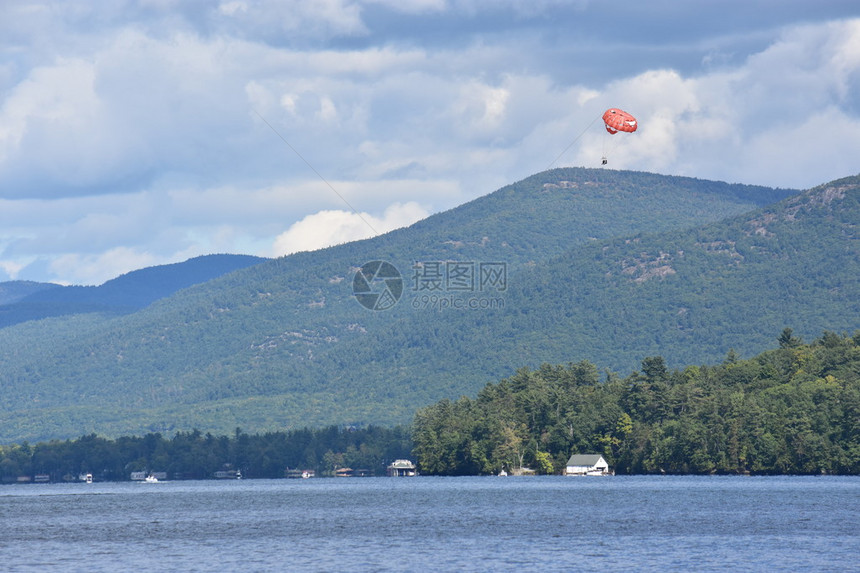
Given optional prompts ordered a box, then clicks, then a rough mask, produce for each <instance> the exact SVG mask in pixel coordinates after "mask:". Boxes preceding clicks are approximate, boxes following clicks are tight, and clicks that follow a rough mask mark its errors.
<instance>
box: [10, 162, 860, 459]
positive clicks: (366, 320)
mask: <svg viewBox="0 0 860 573" xmlns="http://www.w3.org/2000/svg"><path fill="white" fill-rule="evenodd" d="M833 189H838V190H837V191H833ZM786 196H790V198H789V199H787V200H786V201H783V202H782V203H779V204H777V205H775V206H774V207H773V209H766V210H762V211H752V214H750V215H742V216H738V214H739V213H747V212H750V210H751V209H754V208H755V207H756V206H757V205H761V204H763V203H765V202H767V201H768V200H772V199H777V198H780V197H786ZM793 197H796V198H793ZM825 199H826V200H825ZM792 200H794V201H795V202H794V203H792V202H791V201H792ZM733 215H734V216H735V217H736V218H732V216H733ZM724 217H728V219H726V222H725V223H713V226H710V227H709V226H702V225H703V223H707V222H708V221H716V220H718V219H721V218H724ZM857 217H858V209H857V184H856V181H854V180H853V179H852V180H843V181H841V182H836V183H834V184H831V185H828V186H823V187H822V188H820V189H817V190H812V191H810V192H808V193H806V194H802V195H794V196H793V195H792V194H791V192H789V191H785V190H772V189H770V190H769V189H763V188H756V187H747V186H740V185H728V184H725V183H715V182H708V181H700V180H695V179H689V178H679V177H664V176H659V175H653V174H643V173H631V172H612V171H601V170H589V169H559V170H553V171H549V172H546V173H542V174H538V175H535V176H533V177H530V178H528V179H526V180H524V181H522V182H520V183H517V184H515V185H511V186H509V187H505V188H503V189H500V190H499V191H497V192H495V193H493V194H491V195H489V196H487V197H483V198H481V199H478V200H476V201H473V202H472V203H469V204H467V205H464V206H463V207H460V208H458V209H455V210H452V211H449V212H446V213H441V214H439V215H436V216H433V217H430V218H428V219H427V220H425V221H422V222H419V223H417V224H416V225H413V226H412V227H409V228H406V229H401V230H398V231H394V232H392V233H389V234H386V235H383V236H380V237H377V238H375V239H371V240H367V241H359V242H355V243H349V244H345V245H341V246H338V247H333V248H330V249H324V250H321V251H317V252H313V253H298V254H296V255H292V256H289V257H284V258H280V259H276V260H272V261H268V262H264V263H262V264H258V265H254V266H252V267H249V268H247V269H243V270H240V271H237V272H235V273H231V274H230V275H227V276H225V277H222V278H219V279H216V280H213V281H210V282H208V283H205V284H202V285H198V286H196V287H192V288H189V289H186V290H183V291H181V292H179V293H177V294H176V295H174V296H171V297H168V298H165V299H162V300H160V301H157V302H155V303H153V304H152V305H150V306H149V307H147V308H146V309H143V310H141V311H138V312H135V313H133V314H130V315H127V316H123V317H119V318H105V317H102V316H98V315H92V314H90V315H78V316H75V317H67V318H55V319H49V320H45V321H38V322H29V323H26V324H20V325H17V326H15V327H11V328H6V329H2V330H0V361H2V364H3V370H2V373H0V377H2V383H3V387H4V393H3V395H2V396H0V408H2V411H3V413H4V423H3V424H2V427H0V443H7V442H12V441H20V440H21V439H30V440H36V439H45V438H53V437H74V436H77V435H81V434H82V433H88V432H97V433H99V434H105V435H109V436H113V435H122V434H142V433H145V432H147V431H167V432H172V431H175V430H190V429H191V428H195V427H197V428H200V429H202V430H203V431H212V432H215V433H225V432H230V431H231V430H232V429H233V428H235V427H237V426H241V427H243V428H247V429H248V430H249V431H252V432H256V431H264V430H275V429H283V428H296V427H305V426H321V425H327V424H342V423H347V424H358V425H364V424H367V423H377V424H397V423H403V422H406V421H408V420H409V419H410V418H411V416H412V413H413V412H414V411H415V409H416V408H418V407H421V406H424V405H427V404H431V403H433V402H435V401H437V400H439V399H441V398H445V397H450V398H456V397H457V396H460V395H462V394H470V393H473V392H475V391H477V389H479V388H480V387H481V386H483V385H484V384H485V383H486V382H487V381H488V380H497V379H499V378H501V377H504V376H509V375H511V374H512V373H513V372H515V371H516V369H517V368H519V367H521V366H531V367H535V366H537V365H539V364H541V363H542V362H559V361H564V360H569V359H572V360H581V359H592V360H595V362H597V363H600V364H604V365H606V366H607V367H609V368H612V369H614V370H617V371H621V372H629V371H630V370H632V369H634V368H636V366H637V364H638V361H639V360H641V356H647V355H654V354H657V353H659V354H661V355H663V356H664V357H665V359H666V361H667V364H669V365H670V366H673V367H674V366H676V365H679V364H683V363H704V362H707V361H709V360H712V359H713V358H714V357H715V356H716V357H721V356H723V355H724V354H725V352H726V351H727V349H728V348H730V347H732V346H734V347H737V348H744V349H748V351H750V352H756V351H759V350H762V349H764V348H766V347H767V344H768V342H769V340H771V339H772V333H773V332H775V331H779V329H781V328H783V327H784V326H785V325H786V324H793V325H795V328H796V329H797V331H798V334H800V335H803V336H816V335H817V334H818V333H820V332H821V331H822V330H823V329H824V328H832V329H835V330H838V331H842V330H848V331H850V330H852V329H853V328H856V317H857V312H856V301H857V296H856V295H855V293H856V289H857V281H856V280H855V277H856V275H857V264H858V263H857V257H856V256H855V255H856V250H855V249H856V240H857V239H856V232H855V231H854V229H855V226H856V224H857V223H856V222H857ZM756 221H759V223H756ZM759 229H762V230H761V231H759ZM656 231H660V232H656ZM619 235H620V237H619ZM663 241H667V243H666V247H665V248H664V247H663V246H662V245H663V243H662V242H663ZM728 245H734V247H732V248H734V249H735V250H734V251H732V250H731V249H730V248H729V247H728ZM667 249H668V250H667ZM774 249H777V250H774ZM779 249H783V250H779ZM663 252H665V253H667V255H666V257H669V256H671V257H672V259H671V261H666V262H663V261H664V260H665V258H661V257H664V256H663V255H662V254H661V253H663ZM682 253H684V254H682ZM374 260H383V261H389V262H390V263H391V264H392V265H393V266H395V267H396V268H397V269H399V272H400V274H401V275H402V281H403V291H402V297H401V299H400V300H399V302H397V304H395V305H394V306H393V307H392V308H390V309H388V310H384V311H370V310H368V309H367V308H364V307H363V306H362V305H361V304H359V302H358V300H357V299H356V297H355V296H353V295H354V292H353V291H354V288H355V285H356V282H355V280H356V279H355V276H356V271H357V270H358V269H359V267H360V266H361V265H363V264H364V263H366V262H368V261H374ZM482 264H489V265H502V266H503V267H504V271H505V273H506V275H505V281H504V283H502V282H496V283H493V284H487V285H478V284H477V283H473V284H472V285H471V288H472V289H473V290H472V291H470V292H466V293H465V295H466V298H468V299H469V300H467V302H469V301H471V300H474V301H476V302H478V303H479V305H478V306H477V307H475V308H473V309H470V308H462V309H455V308H450V307H449V308H442V306H441V303H442V302H443V301H449V302H450V301H451V299H457V298H458V297H459V298H461V299H462V297H461V295H464V293H463V292H461V291H455V290H453V288H452V290H448V291H447V292H443V293H441V294H444V295H445V296H444V297H438V296H437V297H436V299H435V300H434V299H433V296H431V294H433V295H435V294H437V293H430V292H427V291H425V290H424V288H423V287H424V286H427V285H429V284H430V278H429V277H430V274H429V270H428V269H433V268H438V269H442V268H445V266H446V265H450V266H451V267H452V268H454V267H457V265H460V266H459V267H457V268H460V269H462V268H464V267H465V268H469V266H470V265H471V268H472V269H478V268H480V265H482ZM434 265H436V266H435V267H434ZM800 271H802V272H800ZM476 272H477V271H476ZM703 273H705V275H704V277H703ZM822 273H829V274H828V275H827V280H825V281H822V280H821V274H822ZM783 276H785V277H788V278H790V280H789V281H788V282H786V283H785V285H784V286H785V288H786V289H787V290H786V292H784V293H782V294H781V295H780V296H779V297H777V296H769V295H768V288H767V285H768V284H769V282H770V281H771V280H773V279H772V277H783ZM849 279H850V280H849ZM443 286H446V287H447V286H452V287H461V286H462V285H459V284H458V285H443ZM467 286H469V285H467ZM479 286H486V287H487V289H486V290H485V291H481V290H479ZM786 293H790V298H787V297H786ZM825 295H826V296H825ZM455 302H457V301H455ZM484 303H487V304H484ZM482 304H483V305H484V306H480V305H482ZM852 305H853V306H852ZM798 316H801V317H814V318H815V320H810V321H807V320H806V319H805V318H804V320H802V321H800V322H801V323H800V324H798V323H797V321H795V320H794V319H795V318H796V317H798ZM679 321H682V322H679ZM683 321H686V322H683Z"/></svg>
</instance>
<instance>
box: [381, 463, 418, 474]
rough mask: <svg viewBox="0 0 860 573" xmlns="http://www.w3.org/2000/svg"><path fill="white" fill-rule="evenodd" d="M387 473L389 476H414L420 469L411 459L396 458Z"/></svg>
mask: <svg viewBox="0 0 860 573" xmlns="http://www.w3.org/2000/svg"><path fill="white" fill-rule="evenodd" d="M387 473H388V475H389V477H412V476H415V475H417V474H418V471H417V470H416V468H415V464H413V463H412V462H411V461H409V460H394V463H392V464H391V465H389V466H388V468H387Z"/></svg>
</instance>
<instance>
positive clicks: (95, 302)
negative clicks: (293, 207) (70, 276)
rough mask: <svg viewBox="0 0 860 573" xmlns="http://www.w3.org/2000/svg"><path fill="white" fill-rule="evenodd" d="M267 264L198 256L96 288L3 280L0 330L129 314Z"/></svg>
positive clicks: (249, 258)
mask: <svg viewBox="0 0 860 573" xmlns="http://www.w3.org/2000/svg"><path fill="white" fill-rule="evenodd" d="M266 260H268V259H265V258H263V257H254V256H250V255H228V254H223V255H203V256H200V257H195V258H192V259H188V260H187V261H184V262H181V263H173V264H167V265H158V266H153V267H147V268H144V269H139V270H136V271H131V272H128V273H125V274H123V275H120V276H119V277H116V278H114V279H111V280H109V281H107V282H105V283H104V284H102V285H100V286H61V285H56V284H52V283H36V282H29V281H10V282H2V283H0V328H2V327H6V326H11V325H12V324H18V323H20V322H26V321H29V320H39V319H42V318H48V317H52V316H64V315H69V314H80V313H87V312H105V313H114V314H116V313H128V312H133V311H135V310H138V309H141V308H144V307H145V306H147V305H149V304H151V303H152V302H153V301H156V300H158V299H160V298H164V297H166V296H169V295H171V294H173V293H175V292H176V291H178V290H181V289H183V288H188V287H190V286H192V285H195V284H199V283H203V282H206V281H209V280H212V279H214V278H216V277H219V276H221V275H224V274H226V273H229V272H233V271H235V270H238V269H243V268H246V267H249V266H251V265H256V264H259V263H262V262H264V261H266Z"/></svg>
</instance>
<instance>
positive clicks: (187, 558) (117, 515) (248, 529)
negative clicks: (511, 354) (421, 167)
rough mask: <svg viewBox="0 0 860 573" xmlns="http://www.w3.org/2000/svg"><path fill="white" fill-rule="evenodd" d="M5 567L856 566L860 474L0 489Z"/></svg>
mask: <svg viewBox="0 0 860 573" xmlns="http://www.w3.org/2000/svg"><path fill="white" fill-rule="evenodd" d="M0 524H2V528H3V529H2V532H0V570H3V571H9V572H17V571H66V570H68V571H89V572H98V571H131V570H132V569H138V570H146V571H221V570H241V571H291V570H300V571H335V570H339V571H345V570H350V571H380V570H386V569H395V570H404V569H406V570H409V569H411V570H422V571H491V570H492V571H496V570H513V569H523V570H540V571H547V570H550V571H576V570H589V569H603V570H620V569H628V570H636V571H641V570H655V571H657V570H659V571H667V570H669V571H707V570H711V571H717V570H720V571H722V570H725V569H729V568H734V569H740V570H743V571H751V570H752V571H777V570H783V571H801V570H804V571H815V570H825V569H826V570H830V571H860V478H857V477H622V476H615V477H605V478H581V477H580V478H571V477H567V478H565V477H530V478H514V477H506V478H498V477H482V478H433V477H418V478H351V479H350V478H347V479H319V478H317V479H310V480H272V481H269V480H245V481H228V482H215V481H198V482H160V483H157V484H143V483H95V484H62V485H61V484H46V485H41V484H29V485H9V486H2V487H0Z"/></svg>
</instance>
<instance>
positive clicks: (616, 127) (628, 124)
mask: <svg viewBox="0 0 860 573" xmlns="http://www.w3.org/2000/svg"><path fill="white" fill-rule="evenodd" d="M603 123H605V124H606V131H608V132H609V133H611V134H613V135H614V134H616V133H618V132H619V131H625V132H627V133H633V132H634V131H636V127H637V122H636V118H635V117H633V116H632V115H630V114H629V113H627V112H626V111H623V110H620V109H617V108H614V107H613V108H610V109H607V110H606V111H605V112H604V114H603Z"/></svg>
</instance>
